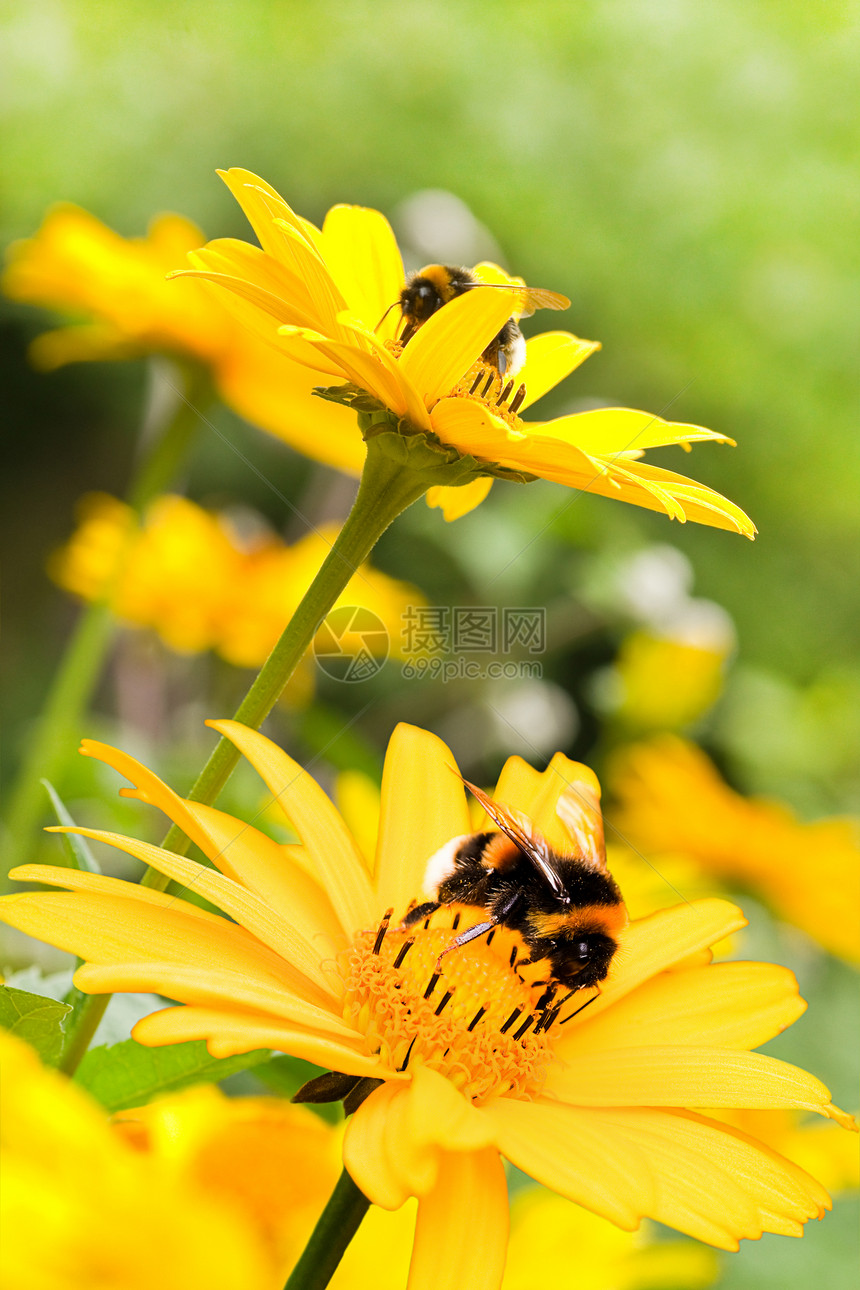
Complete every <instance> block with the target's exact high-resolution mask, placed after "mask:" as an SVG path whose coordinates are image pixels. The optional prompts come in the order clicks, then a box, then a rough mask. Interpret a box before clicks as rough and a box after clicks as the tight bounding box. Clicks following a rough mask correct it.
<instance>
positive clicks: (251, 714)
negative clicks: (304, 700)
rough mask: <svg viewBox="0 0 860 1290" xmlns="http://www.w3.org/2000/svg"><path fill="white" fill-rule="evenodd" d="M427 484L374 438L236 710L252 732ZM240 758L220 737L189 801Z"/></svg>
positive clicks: (207, 798) (176, 833)
mask: <svg viewBox="0 0 860 1290" xmlns="http://www.w3.org/2000/svg"><path fill="white" fill-rule="evenodd" d="M427 488H428V482H427V480H426V479H425V478H424V477H423V476H422V474H421V472H418V471H410V470H404V468H403V466H402V464H401V463H399V462H397V461H394V460H392V459H391V458H390V457H389V456H387V455H386V454H385V453H384V452H383V451H381V450H380V449H378V448H377V447H376V446H375V444H374V441H373V440H371V441H370V443H369V444H368V453H367V461H366V463H365V467H364V471H363V473H362V476H361V482H360V484H359V488H358V494H357V496H356V499H355V502H354V503H353V507H352V510H351V511H350V513H349V515H348V517H347V519H346V522H345V523H344V526H343V528H342V529H341V531H340V533H339V534H338V536H337V538H336V539H335V542H334V544H333V546H332V548H331V550H330V551H329V553H328V555H327V556H326V559H325V561H324V562H323V564H322V566H321V567H320V571H319V573H318V574H317V576H316V577H315V578H314V581H313V582H312V583H311V586H310V587H309V588H308V590H307V592H306V593H305V596H304V598H303V599H302V601H301V604H300V605H299V607H298V609H297V610H296V612H295V614H294V615H293V617H292V619H291V621H290V622H289V623H288V625H287V627H286V628H285V630H284V632H283V634H282V636H281V638H280V640H279V641H278V643H277V645H275V647H274V649H273V650H272V652H271V654H270V655H269V657H268V658H267V660H266V662H265V663H264V664H263V667H262V669H261V671H260V673H259V675H258V676H257V679H256V680H255V681H254V683H253V685H252V686H251V688H250V690H249V691H248V693H247V694H246V695H245V698H244V699H243V700H242V702H241V703H240V705H239V707H238V708H237V710H236V713H235V715H234V718H233V719H234V720H235V721H241V722H242V724H243V725H246V726H250V727H251V728H252V729H254V730H256V729H258V728H259V726H260V725H261V724H262V722H263V721H264V720H265V718H266V717H267V716H268V714H269V712H270V711H271V709H272V707H273V706H274V704H275V703H276V702H277V700H278V699H279V698H280V696H281V694H282V693H283V691H284V688H285V686H286V685H287V682H288V681H289V679H290V677H291V676H292V675H293V672H294V671H295V669H296V667H297V666H298V664H299V663H300V661H301V659H302V658H303V657H304V654H305V651H306V650H307V648H308V646H309V645H310V643H311V641H312V640H313V638H314V636H315V635H316V633H317V630H318V628H319V626H320V623H321V622H322V621H323V619H324V618H325V616H326V614H327V613H328V612H329V610H330V609H331V608H332V606H333V605H334V603H335V602H336V600H337V599H338V597H339V596H340V594H341V592H342V591H343V590H344V588H345V587H346V585H347V583H348V582H349V580H350V578H352V577H353V575H354V574H355V573H356V571H357V569H358V568H359V566H360V565H361V564H362V563H363V562H364V561H365V560H366V559H367V557H368V556H369V555H370V552H371V551H372V550H373V547H374V546H375V545H376V543H377V541H378V540H379V538H380V537H381V536H382V534H383V533H384V532H385V530H386V529H387V528H388V526H389V524H391V522H392V520H394V519H396V518H397V516H398V515H399V514H400V513H401V512H402V511H405V510H406V508H407V507H408V506H411V505H412V503H413V502H415V501H417V500H418V498H419V497H421V496H423V494H424V493H425V492H426V491H427ZM238 760H239V753H238V751H237V749H236V748H235V747H234V745H233V744H232V743H230V741H229V739H223V738H222V739H221V740H220V741H219V743H218V745H217V746H216V748H215V751H214V752H213V753H212V755H211V757H210V758H209V760H208V762H207V763H206V765H205V766H204V768H203V770H202V771H201V772H200V775H199V776H198V778H197V781H196V782H195V784H194V787H193V788H192V789H191V792H190V793H189V794H188V796H189V799H190V800H191V801H192V802H203V803H205V804H207V805H210V804H211V803H212V802H214V801H215V799H216V798H217V796H218V794H219V793H220V792H221V789H222V788H223V787H224V784H225V783H226V782H227V779H228V778H229V776H230V773H231V771H232V770H233V767H234V766H235V765H236V763H237V761H238ZM162 846H163V847H164V848H165V849H166V850H168V851H174V852H176V853H178V854H179V855H184V854H185V852H186V851H187V850H188V848H189V846H190V842H189V840H188V838H186V837H185V835H184V834H183V833H182V830H181V829H179V828H178V827H177V826H176V825H173V826H172V828H171V829H170V830H169V831H168V833H167V835H166V837H165V839H164V841H163V843H162ZM142 882H143V884H144V885H145V886H147V887H153V888H156V889H157V890H163V889H164V888H165V887H166V886H167V883H168V879H167V878H165V877H164V876H163V875H162V874H159V873H157V872H156V870H154V869H148V870H147V872H146V874H145V875H144V877H143V879H142Z"/></svg>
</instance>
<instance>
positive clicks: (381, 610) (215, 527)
mask: <svg viewBox="0 0 860 1290" xmlns="http://www.w3.org/2000/svg"><path fill="white" fill-rule="evenodd" d="M79 510H80V523H79V527H78V529H77V531H76V532H75V533H74V534H73V536H72V537H71V539H70V540H69V542H68V543H67V545H66V546H65V547H63V548H62V550H61V551H59V552H57V553H56V554H55V555H54V557H53V559H52V561H51V563H50V566H49V567H50V572H51V574H52V577H53V578H54V580H55V581H56V582H57V583H59V585H60V586H61V587H64V588H65V589H66V590H67V591H71V592H73V593H74V594H75V595H77V596H80V597H81V598H82V599H84V600H95V599H98V598H99V597H100V596H102V595H105V594H108V596H109V601H110V604H111V607H112V609H113V611H114V613H115V614H116V615H117V617H118V618H120V619H122V620H123V621H124V622H127V623H133V624H134V625H135V626H137V627H149V628H152V629H154V630H155V631H157V632H158V634H159V636H160V637H161V639H162V640H163V641H164V643H165V644H166V645H168V646H169V647H170V648H171V649H173V650H176V651H178V652H179V653H196V652H199V651H202V650H208V649H213V650H216V651H217V652H218V653H219V654H220V655H221V656H222V658H225V659H226V660H227V661H228V662H229V663H233V664H235V665H236V666H237V667H259V666H260V665H261V664H262V663H264V662H265V660H266V658H267V657H268V655H269V652H270V650H271V649H272V647H273V646H274V645H275V643H276V642H277V640H278V637H279V636H280V634H281V632H282V631H283V629H284V626H285V624H286V623H288V622H289V621H290V619H291V617H292V616H293V614H294V613H295V611H296V609H297V608H298V605H299V602H300V601H301V599H302V596H303V595H304V594H305V592H306V591H307V589H308V587H309V586H310V585H311V582H312V581H313V578H314V576H315V574H316V572H317V570H318V569H319V567H320V565H321V564H322V562H323V560H324V559H325V556H326V555H327V554H328V552H329V550H330V549H331V546H332V543H333V542H334V540H335V537H336V535H337V530H336V528H335V527H333V526H331V525H325V526H323V527H322V528H320V529H318V530H316V531H315V532H313V533H309V534H308V535H307V536H306V537H304V538H301V539H300V540H299V541H298V542H296V543H294V544H293V545H292V546H287V545H285V544H284V543H283V542H282V541H281V540H280V539H279V538H277V537H275V536H274V535H273V534H272V533H271V532H269V531H264V530H263V529H262V526H261V525H260V524H258V525H256V526H253V529H254V531H253V532H251V533H250V534H249V535H248V536H243V535H242V533H241V532H240V531H239V529H237V527H236V525H235V524H233V523H232V522H231V521H230V519H229V517H228V516H225V515H219V514H217V513H213V512H211V511H207V510H204V509H203V508H202V507H200V506H197V505H196V504H195V503H194V502H191V501H188V500H187V499H186V498H183V497H176V496H172V495H165V496H162V497H159V498H157V499H156V501H155V502H153V503H152V504H151V505H150V507H149V508H148V510H147V512H146V514H145V516H144V517H143V520H142V521H141V520H138V518H137V517H136V515H135V513H134V511H133V510H132V509H131V507H129V506H126V505H125V504H124V503H123V502H119V501H117V500H116V499H115V498H112V497H108V496H107V495H106V494H104V493H91V494H89V495H88V496H87V497H85V498H84V499H83V501H82V504H81V506H80V508H79ZM424 603H425V600H424V597H423V596H422V595H421V593H420V592H419V591H418V590H417V588H415V587H411V586H409V585H408V584H406V583H402V582H397V581H396V580H395V579H393V578H389V577H387V576H386V575H385V574H384V573H380V572H379V570H377V569H373V568H371V567H370V565H364V566H362V568H361V569H359V570H357V571H356V573H355V575H354V577H353V578H352V579H351V580H350V582H349V584H348V585H347V587H346V588H345V590H344V591H343V593H342V594H341V596H340V597H339V599H338V601H337V602H336V605H335V608H337V607H338V606H350V605H352V606H361V607H363V608H365V609H367V610H369V611H370V612H371V613H373V614H375V615H376V616H377V618H379V619H380V621H381V622H382V624H383V626H384V627H385V629H386V632H387V634H388V639H389V642H390V644H391V647H392V650H393V652H394V653H397V652H398V650H399V648H400V646H401V642H402V631H401V619H402V615H403V614H404V613H405V611H406V609H407V608H408V607H409V606H412V605H423V604H424ZM371 643H372V641H371Z"/></svg>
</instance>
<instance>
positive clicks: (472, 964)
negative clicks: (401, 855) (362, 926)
mask: <svg viewBox="0 0 860 1290" xmlns="http://www.w3.org/2000/svg"><path fill="white" fill-rule="evenodd" d="M480 912H481V911H479V910H475V909H472V908H470V909H468V911H466V909H465V907H461V908H460V910H459V911H457V909H456V908H455V907H452V906H447V907H445V908H444V909H442V910H440V911H438V913H437V914H435V915H433V917H432V918H429V919H427V920H425V921H424V922H423V923H419V924H418V925H417V926H413V927H408V928H404V927H398V928H395V929H390V930H389V927H388V920H387V918H386V919H384V920H383V922H382V923H381V925H380V927H379V929H378V931H376V932H373V931H370V932H362V933H360V934H359V936H357V937H356V939H355V941H354V942H353V944H352V946H351V948H350V949H349V950H347V951H346V952H345V953H344V955H343V956H342V959H341V971H342V973H343V977H344V983H345V992H344V1001H343V1015H344V1018H345V1019H346V1020H347V1021H349V1022H350V1023H351V1024H352V1025H354V1026H355V1027H356V1028H357V1029H358V1030H360V1031H363V1033H364V1035H365V1036H366V1040H367V1045H368V1049H369V1051H370V1052H372V1053H375V1054H376V1053H378V1054H379V1056H380V1058H381V1060H383V1061H384V1062H385V1063H386V1064H388V1065H390V1066H392V1067H393V1068H394V1069H396V1070H405V1069H406V1067H407V1066H408V1064H409V1063H410V1062H411V1061H415V1060H420V1061H421V1062H422V1063H423V1064H424V1065H425V1066H429V1067H431V1068H432V1069H433V1070H436V1071H438V1072H439V1073H440V1074H442V1075H444V1076H446V1077H447V1078H448V1079H450V1080H451V1082H452V1083H453V1084H455V1085H456V1086H457V1087H458V1088H459V1089H460V1090H461V1092H463V1093H464V1094H465V1095H466V1096H467V1097H469V1098H471V1099H472V1100H473V1101H475V1102H482V1101H485V1100H486V1099H487V1098H489V1097H491V1096H494V1095H497V1094H501V1093H512V1094H513V1095H514V1096H515V1097H517V1096H518V1097H524V1098H528V1097H532V1096H534V1095H535V1094H536V1093H537V1092H538V1090H539V1089H540V1086H541V1084H542V1083H543V1075H544V1070H545V1067H546V1065H547V1063H548V1062H549V1060H550V1058H551V1049H550V1046H549V1036H548V1031H549V1029H550V1027H551V1026H552V1024H553V1022H554V1021H555V1020H556V1018H557V1015H558V1000H557V999H556V997H555V991H554V990H553V989H552V988H549V989H548V988H547V986H546V983H545V982H542V983H534V982H530V981H528V980H526V979H524V978H523V977H522V976H521V975H520V974H519V973H518V971H517V970H516V959H517V956H519V957H521V958H524V957H525V954H524V951H523V946H522V942H521V941H520V940H519V938H518V937H516V936H514V935H512V934H511V933H509V932H506V931H504V930H502V929H495V931H493V932H490V933H488V934H484V935H482V936H481V937H478V938H476V939H475V940H474V941H471V942H470V943H469V944H467V945H463V946H458V947H457V948H456V949H454V950H452V951H451V952H450V953H448V954H445V955H444V956H443V957H442V959H441V961H440V955H442V954H443V951H444V950H446V949H447V947H448V946H449V945H450V943H451V941H452V939H453V938H454V936H455V935H456V932H457V930H458V929H459V930H460V931H462V930H464V928H465V927H467V926H468V925H469V923H470V922H471V923H473V924H474V923H476V922H477V921H479V918H480ZM452 915H453V917H452ZM440 924H441V925H440ZM488 941H489V944H488ZM437 968H438V970H437Z"/></svg>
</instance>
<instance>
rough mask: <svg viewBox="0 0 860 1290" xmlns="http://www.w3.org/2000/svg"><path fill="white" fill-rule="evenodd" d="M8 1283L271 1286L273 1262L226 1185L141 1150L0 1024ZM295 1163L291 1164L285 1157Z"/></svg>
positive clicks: (49, 1289) (51, 1287) (34, 1287)
mask: <svg viewBox="0 0 860 1290" xmlns="http://www.w3.org/2000/svg"><path fill="white" fill-rule="evenodd" d="M0 1065H2V1072H3V1078H2V1081H0V1173H2V1179H3V1186H2V1188H0V1215H2V1231H3V1250H2V1259H3V1274H4V1276H3V1285H4V1287H6V1290H94V1287H96V1286H98V1287H99V1290H152V1287H153V1286H159V1287H160V1290H189V1287H191V1286H206V1287H208V1288H210V1290H276V1287H277V1286H279V1285H280V1284H281V1282H279V1281H277V1279H276V1278H277V1273H278V1272H279V1270H280V1268H279V1264H278V1262H277V1261H276V1260H275V1259H274V1257H273V1252H272V1249H271V1245H270V1244H269V1243H268V1242H266V1241H265V1240H264V1239H262V1235H261V1233H260V1232H259V1231H258V1230H257V1227H256V1225H255V1222H254V1221H253V1220H249V1218H248V1216H247V1213H246V1211H245V1210H244V1209H243V1207H241V1206H239V1205H235V1204H234V1203H232V1198H231V1197H230V1196H229V1195H228V1194H227V1192H226V1190H225V1191H224V1192H223V1193H220V1194H219V1191H218V1189H217V1188H216V1187H210V1186H208V1185H207V1186H204V1185H201V1186H197V1185H196V1182H195V1181H194V1180H193V1179H192V1178H191V1176H190V1175H189V1176H183V1175H182V1171H181V1170H179V1169H177V1168H176V1167H175V1165H174V1162H173V1161H172V1159H171V1153H170V1151H169V1150H164V1151H162V1152H159V1153H155V1152H152V1153H148V1154H141V1153H140V1152H138V1151H136V1150H134V1149H133V1148H132V1147H130V1146H129V1145H128V1144H127V1143H126V1142H124V1141H122V1139H121V1137H120V1136H118V1134H117V1133H116V1132H115V1131H114V1130H112V1129H111V1128H110V1127H109V1125H108V1122H107V1120H106V1118H105V1115H104V1113H103V1112H102V1110H101V1108H100V1107H99V1106H97V1105H96V1103H95V1102H93V1101H92V1100H91V1099H90V1098H89V1097H88V1096H87V1095H86V1094H85V1093H84V1092H83V1091H82V1090H81V1089H79V1088H78V1087H77V1086H76V1085H74V1084H72V1083H70V1082H69V1081H68V1080H67V1079H65V1078H64V1077H63V1076H61V1075H59V1074H57V1073H56V1072H55V1071H50V1070H46V1069H44V1068H43V1067H42V1066H41V1065H40V1063H39V1061H38V1059H37V1057H36V1055H35V1053H34V1052H33V1051H32V1049H31V1048H30V1047H29V1046H28V1045H27V1044H24V1043H22V1042H21V1041H20V1040H17V1039H15V1038H14V1037H13V1036H12V1035H10V1034H8V1033H6V1032H5V1031H0ZM294 1168H295V1165H294Z"/></svg>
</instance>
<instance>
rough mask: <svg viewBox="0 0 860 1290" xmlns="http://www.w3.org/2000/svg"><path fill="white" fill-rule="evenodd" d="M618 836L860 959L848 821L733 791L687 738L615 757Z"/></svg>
mask: <svg viewBox="0 0 860 1290" xmlns="http://www.w3.org/2000/svg"><path fill="white" fill-rule="evenodd" d="M613 790H614V792H615V793H616V795H617V796H618V799H619V803H620V816H619V820H618V823H619V827H620V828H621V831H622V833H624V834H625V835H626V836H628V837H629V838H631V840H632V841H634V842H635V843H637V844H638V845H639V846H641V847H642V849H643V850H644V851H646V852H647V853H649V854H651V855H662V854H672V855H677V856H681V857H687V858H688V859H691V860H693V861H695V862H696V863H697V864H699V865H700V866H701V867H702V868H703V869H704V870H705V871H706V872H708V873H712V874H715V875H717V876H719V877H720V878H722V879H726V880H728V881H735V882H739V883H740V884H742V885H743V886H745V887H749V888H750V890H752V891H756V892H758V893H759V894H761V895H762V896H764V898H765V899H766V900H767V901H768V902H769V903H770V905H771V906H772V907H773V909H774V910H775V911H776V913H777V914H779V916H780V917H781V918H784V919H786V920H787V921H788V922H790V923H794V924H795V925H796V926H797V927H801V928H803V930H804V931H805V932H807V933H808V934H809V935H810V936H812V937H813V938H814V939H815V940H817V941H818V942H819V944H820V945H823V946H824V948H825V949H827V950H830V952H831V953H832V954H838V955H839V956H840V957H842V958H844V959H847V960H848V961H849V962H851V963H860V840H858V830H857V823H856V821H854V820H849V819H831V820H817V821H815V822H814V823H812V824H803V823H801V822H800V821H799V820H797V819H796V818H795V816H794V815H793V814H792V813H791V811H790V810H789V809H788V808H787V807H786V806H783V805H781V804H780V803H777V802H766V801H757V800H756V799H747V798H744V797H741V795H740V794H739V793H735V792H734V791H733V790H732V789H731V788H729V786H728V784H726V783H725V782H724V780H723V779H722V778H721V777H720V775H719V773H718V772H717V769H716V767H715V766H714V765H713V764H712V762H711V761H710V760H709V759H708V757H707V756H706V755H705V753H703V752H702V751H701V749H699V748H697V747H696V746H695V745H694V744H691V743H687V742H686V741H684V740H683V739H680V738H678V737H676V736H672V735H666V736H663V737H662V738H659V739H655V740H653V741H652V742H651V743H646V744H639V745H636V746H634V747H632V748H627V749H625V750H624V752H623V753H621V754H620V755H619V758H618V760H617V763H616V771H615V775H614V779H613Z"/></svg>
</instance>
